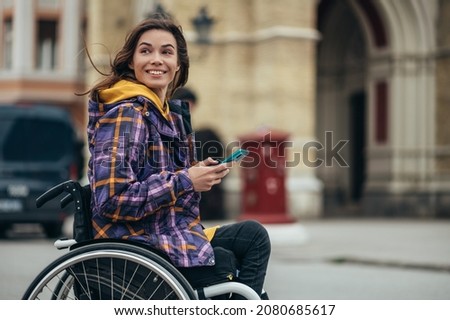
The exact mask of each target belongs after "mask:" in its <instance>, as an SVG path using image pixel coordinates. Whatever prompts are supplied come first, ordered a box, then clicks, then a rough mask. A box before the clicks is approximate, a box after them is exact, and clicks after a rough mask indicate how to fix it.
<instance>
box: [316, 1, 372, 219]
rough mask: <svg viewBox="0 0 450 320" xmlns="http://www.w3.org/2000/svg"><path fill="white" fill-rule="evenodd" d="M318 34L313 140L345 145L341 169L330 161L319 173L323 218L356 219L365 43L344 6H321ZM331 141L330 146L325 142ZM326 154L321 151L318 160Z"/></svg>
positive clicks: (360, 190) (361, 164)
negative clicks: (345, 215)
mask: <svg viewBox="0 0 450 320" xmlns="http://www.w3.org/2000/svg"><path fill="white" fill-rule="evenodd" d="M318 30H319V31H320V33H321V36H322V38H321V41H320V43H319V45H318V52H317V76H318V78H317V95H316V96H317V108H316V121H317V126H316V128H317V129H316V136H317V138H318V139H319V141H321V143H322V145H323V146H330V145H331V146H335V145H336V144H337V143H338V142H339V141H344V142H345V145H344V146H343V147H342V148H341V149H340V150H339V156H341V157H342V158H343V160H344V161H345V163H344V164H343V162H338V161H334V160H332V161H326V162H324V165H323V166H321V167H319V168H318V176H319V178H320V179H321V180H322V181H324V185H325V189H324V215H326V216H327V215H328V216H330V215H342V214H343V210H342V209H343V208H345V212H347V213H348V212H352V213H353V214H355V213H357V212H358V209H359V203H360V200H361V198H362V195H363V190H364V182H365V168H366V156H365V152H366V148H365V147H366V130H367V126H366V116H367V112H366V92H365V91H366V88H365V79H366V65H367V58H366V55H367V49H366V41H365V39H364V35H363V31H362V28H361V26H360V24H359V22H358V19H357V17H356V16H355V14H354V12H353V10H352V8H351V6H350V5H349V4H348V3H347V2H346V1H333V0H322V1H321V2H320V4H319V7H318ZM330 137H331V138H332V139H333V142H332V143H331V144H330V141H328V142H327V141H325V140H326V139H330ZM329 152H330V150H323V152H322V153H320V154H319V157H322V158H323V157H327V156H329ZM329 160H330V159H329ZM350 209H351V210H350Z"/></svg>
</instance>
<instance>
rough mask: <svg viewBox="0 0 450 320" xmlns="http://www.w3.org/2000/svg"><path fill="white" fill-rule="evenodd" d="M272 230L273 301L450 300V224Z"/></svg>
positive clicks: (357, 223) (307, 225)
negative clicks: (295, 241)
mask: <svg viewBox="0 0 450 320" xmlns="http://www.w3.org/2000/svg"><path fill="white" fill-rule="evenodd" d="M268 229H269V232H270V233H271V234H272V240H273V253H272V260H271V264H270V267H269V273H268V278H267V289H268V291H269V292H270V295H271V298H273V299H306V300H307V299H320V300H323V299H331V300H333V299H375V300H377V299H418V300H422V299H432V300H440V299H450V249H449V248H450V221H436V220H434V221H423V220H422V221H421V220H319V221H304V222H302V223H301V224H299V225H298V226H291V227H287V226H284V227H281V226H268ZM295 239H297V243H295V244H290V243H291V242H293V241H294V240H295ZM299 239H300V240H299Z"/></svg>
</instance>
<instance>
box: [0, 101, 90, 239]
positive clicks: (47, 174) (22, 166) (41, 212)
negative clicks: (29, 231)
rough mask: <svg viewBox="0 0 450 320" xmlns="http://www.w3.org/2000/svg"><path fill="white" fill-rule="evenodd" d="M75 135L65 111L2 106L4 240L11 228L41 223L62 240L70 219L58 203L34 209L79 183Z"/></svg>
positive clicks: (0, 228)
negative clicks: (60, 187) (53, 192)
mask: <svg viewBox="0 0 450 320" xmlns="http://www.w3.org/2000/svg"><path fill="white" fill-rule="evenodd" d="M80 151H81V150H80V149H79V145H78V143H77V139H76V135H75V131H74V128H73V125H72V122H71V118H70V115H69V114H68V112H67V111H65V110H63V109H60V108H56V107H50V106H28V107H19V106H0V236H3V237H4V236H5V235H6V231H7V230H8V229H9V228H10V227H11V226H12V225H13V224H20V223H39V224H41V225H42V227H43V230H44V232H45V234H46V235H47V237H49V238H55V237H58V236H60V234H61V229H62V225H63V222H64V219H65V218H66V217H67V216H68V214H69V212H70V211H69V210H70V208H69V209H67V210H68V211H67V212H65V211H63V210H61V208H60V207H59V201H54V202H49V203H47V204H46V205H45V206H44V207H42V208H39V209H37V208H36V198H37V197H38V196H40V195H41V194H42V193H44V192H45V191H47V190H48V189H50V188H51V187H53V186H54V185H56V184H59V183H61V182H63V181H66V180H68V179H76V178H77V171H78V168H77V165H78V163H77V156H78V155H77V152H80Z"/></svg>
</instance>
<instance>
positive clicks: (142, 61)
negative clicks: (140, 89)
mask: <svg viewBox="0 0 450 320" xmlns="http://www.w3.org/2000/svg"><path fill="white" fill-rule="evenodd" d="M177 50H178V48H177V42H176V40H175V37H174V36H173V35H172V33H170V32H168V31H165V30H159V29H152V30H148V31H146V32H144V33H143V34H142V36H141V37H140V38H139V41H138V44H137V46H136V49H135V51H134V54H133V61H132V62H131V63H130V68H131V69H132V70H134V74H135V76H136V79H137V80H138V81H139V82H141V83H142V84H144V85H146V86H147V87H149V88H150V89H152V91H153V92H155V93H156V94H157V95H158V96H159V98H160V99H161V101H162V102H164V99H165V96H166V92H167V88H168V86H169V84H170V83H171V82H172V81H173V79H174V77H175V74H176V73H177V71H178V70H179V69H180V66H179V64H178V51H177Z"/></svg>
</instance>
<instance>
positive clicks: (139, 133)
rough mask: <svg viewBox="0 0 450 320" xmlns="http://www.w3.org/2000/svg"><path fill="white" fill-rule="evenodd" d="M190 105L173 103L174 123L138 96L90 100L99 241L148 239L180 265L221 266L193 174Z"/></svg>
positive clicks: (92, 175) (91, 166) (91, 171)
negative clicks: (109, 101)
mask: <svg viewBox="0 0 450 320" xmlns="http://www.w3.org/2000/svg"><path fill="white" fill-rule="evenodd" d="M190 131H191V129H190V119H189V114H188V106H187V105H185V104H182V103H181V102H180V101H172V102H171V104H170V114H169V121H168V120H167V119H165V118H164V117H163V116H162V115H161V114H160V113H159V112H158V111H157V109H156V107H154V105H153V104H152V102H151V101H150V100H148V99H147V98H145V97H142V96H139V97H136V98H132V99H129V100H124V101H120V102H118V103H115V104H99V103H96V102H94V101H92V100H91V101H89V125H88V139H89V151H90V153H91V158H90V160H89V167H88V177H89V181H90V184H91V188H92V191H93V197H92V202H91V207H92V212H93V221H92V223H93V229H94V237H95V238H97V239H99V238H122V239H130V240H136V241H141V242H145V243H147V244H149V245H150V246H152V247H154V248H157V249H160V250H162V251H163V252H165V253H166V254H167V255H168V256H169V258H170V259H171V260H172V262H173V263H174V265H175V266H177V267H192V266H203V265H212V264H214V253H213V250H212V247H211V245H210V243H209V241H208V239H207V238H206V236H205V234H204V232H203V227H202V225H201V224H200V218H199V208H198V207H199V201H200V194H199V193H198V192H195V191H194V189H193V185H192V182H191V180H190V178H189V176H188V173H187V169H188V168H189V167H190V166H191V165H192V164H193V163H194V161H195V151H194V148H193V143H194V141H193V133H192V132H190Z"/></svg>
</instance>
